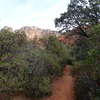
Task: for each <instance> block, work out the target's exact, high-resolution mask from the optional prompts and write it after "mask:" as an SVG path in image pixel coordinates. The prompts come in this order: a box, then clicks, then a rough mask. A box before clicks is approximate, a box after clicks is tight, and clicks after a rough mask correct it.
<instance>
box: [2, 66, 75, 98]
mask: <svg viewBox="0 0 100 100" xmlns="http://www.w3.org/2000/svg"><path fill="white" fill-rule="evenodd" d="M73 86H74V79H73V78H72V76H71V75H70V68H69V67H65V69H64V75H63V76H62V77H59V78H57V79H56V80H55V81H54V82H53V84H52V90H53V91H52V92H53V94H52V96H50V97H46V98H43V99H41V100H74V90H73ZM0 100H1V99H0ZM13 100H34V99H28V98H26V97H25V96H22V95H18V96H16V97H14V98H13Z"/></svg>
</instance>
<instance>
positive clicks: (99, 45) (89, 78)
mask: <svg viewBox="0 0 100 100" xmlns="http://www.w3.org/2000/svg"><path fill="white" fill-rule="evenodd" d="M91 30H92V31H91ZM90 31H91V32H92V34H91V36H90V37H89V38H88V40H87V42H88V43H89V48H88V50H87V51H85V48H83V49H84V50H81V53H86V55H85V59H82V60H80V61H79V60H78V61H76V65H75V66H76V67H75V70H78V71H77V72H78V74H79V75H78V76H80V77H78V78H77V81H76V86H75V89H76V96H77V99H76V100H84V98H85V100H88V99H89V100H95V99H97V98H99V99H100V95H98V93H99V91H97V90H98V89H99V85H100V60H99V59H100V25H96V26H93V27H92V28H91V29H90ZM84 45H85V44H84ZM77 52H78V51H77ZM83 77H85V78H83ZM84 83H85V84H84ZM85 93H86V94H85Z"/></svg>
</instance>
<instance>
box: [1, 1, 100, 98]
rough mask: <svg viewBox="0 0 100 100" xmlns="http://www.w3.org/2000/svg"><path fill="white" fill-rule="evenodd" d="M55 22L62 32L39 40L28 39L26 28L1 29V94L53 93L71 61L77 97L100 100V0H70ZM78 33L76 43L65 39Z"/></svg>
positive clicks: (42, 95)
mask: <svg viewBox="0 0 100 100" xmlns="http://www.w3.org/2000/svg"><path fill="white" fill-rule="evenodd" d="M55 25H56V27H59V28H60V29H61V30H60V32H61V33H62V34H63V33H64V34H63V35H60V36H59V37H56V36H47V37H42V38H41V39H38V40H36V41H35V39H34V40H32V39H31V40H29V39H27V36H26V34H25V33H24V32H19V31H16V32H11V31H9V30H7V29H1V30H0V94H7V95H8V96H12V95H14V94H16V93H18V92H21V93H24V94H25V95H26V96H28V97H34V98H42V97H46V96H51V95H52V89H51V84H52V82H53V80H54V79H56V78H57V77H60V76H62V75H63V70H64V68H65V66H66V65H70V66H71V67H70V68H71V69H72V70H71V71H72V72H71V76H73V78H74V79H75V85H74V90H75V98H74V99H75V100H100V1H99V0H86V1H85V0H71V2H70V4H69V6H68V10H67V12H65V13H63V14H61V16H60V17H59V18H56V19H55ZM76 34H77V35H78V38H77V39H75V42H73V43H74V44H73V45H70V42H69V44H68V43H65V40H64V39H66V38H68V36H70V39H71V36H72V35H76ZM61 36H63V37H64V38H63V40H61V41H60V40H59V38H60V37H61ZM74 38H75V37H74ZM63 41H64V42H63ZM67 41H68V40H67ZM72 41H74V39H73V38H72ZM39 42H41V43H40V44H39ZM41 44H42V46H41ZM65 75H66V74H65ZM7 98H8V97H7Z"/></svg>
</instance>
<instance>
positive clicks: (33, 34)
mask: <svg viewBox="0 0 100 100" xmlns="http://www.w3.org/2000/svg"><path fill="white" fill-rule="evenodd" d="M2 29H6V30H8V31H10V32H24V33H25V34H26V36H27V38H28V39H34V38H37V39H39V38H43V37H45V36H52V35H54V36H59V32H57V31H53V30H49V29H41V28H38V27H35V26H24V27H22V28H20V29H17V30H13V28H11V27H8V26H5V27H4V28H2Z"/></svg>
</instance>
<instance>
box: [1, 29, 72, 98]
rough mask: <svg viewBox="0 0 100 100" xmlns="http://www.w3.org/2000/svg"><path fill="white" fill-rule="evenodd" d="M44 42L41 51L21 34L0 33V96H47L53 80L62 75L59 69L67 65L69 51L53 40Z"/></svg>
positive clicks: (4, 31)
mask: <svg viewBox="0 0 100 100" xmlns="http://www.w3.org/2000/svg"><path fill="white" fill-rule="evenodd" d="M52 39H53V40H52ZM46 43H48V44H47V45H46V49H44V48H43V49H41V48H39V47H38V46H36V44H34V42H32V41H29V40H27V39H26V35H25V34H24V33H19V32H9V31H7V30H2V31H1V32H0V93H11V94H13V93H16V92H19V91H22V92H24V93H25V94H26V95H27V96H34V97H42V96H46V95H50V94H51V88H50V87H51V82H52V80H53V78H54V77H56V76H59V75H62V74H63V67H62V66H63V65H65V64H68V63H71V57H70V49H69V48H67V47H66V46H65V45H63V44H62V43H60V42H59V41H58V40H57V39H56V38H55V37H50V39H49V40H48V41H47V42H46Z"/></svg>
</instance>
